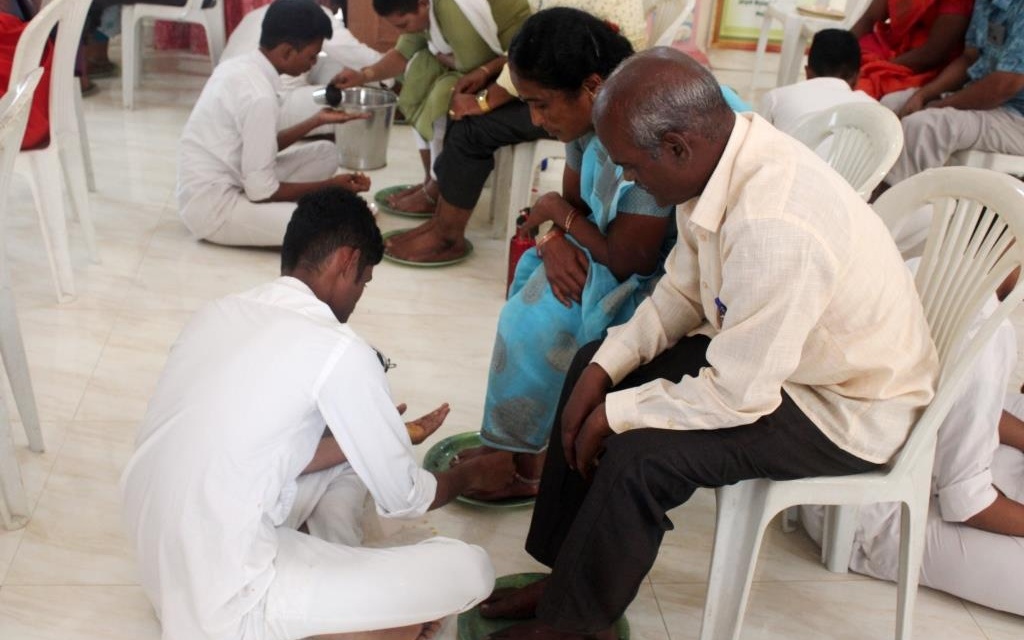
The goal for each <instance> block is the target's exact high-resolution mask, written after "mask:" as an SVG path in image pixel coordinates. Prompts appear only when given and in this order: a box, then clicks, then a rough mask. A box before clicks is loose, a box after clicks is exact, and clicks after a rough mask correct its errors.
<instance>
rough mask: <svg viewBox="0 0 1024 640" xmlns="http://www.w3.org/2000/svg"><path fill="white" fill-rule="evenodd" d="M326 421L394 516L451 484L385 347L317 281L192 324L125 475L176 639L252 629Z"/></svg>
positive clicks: (290, 284)
mask: <svg viewBox="0 0 1024 640" xmlns="http://www.w3.org/2000/svg"><path fill="white" fill-rule="evenodd" d="M325 424H327V425H330V427H331V431H332V432H333V433H334V435H335V437H336V438H337V440H338V442H339V444H340V445H341V447H342V450H343V451H344V452H345V454H346V456H347V457H348V461H349V464H351V465H352V468H353V469H354V470H355V471H356V473H357V474H358V475H359V477H360V478H361V479H362V481H363V482H364V483H365V484H366V487H367V488H368V489H369V491H370V493H371V495H373V497H374V499H375V500H376V503H377V509H378V511H379V512H380V513H381V514H382V515H384V516H387V517H416V516H419V515H422V514H423V513H425V512H426V511H427V509H428V508H429V506H430V504H431V502H432V501H433V499H434V495H435V492H436V488H437V483H436V480H435V479H434V476H433V475H431V474H430V473H428V472H426V471H424V470H423V469H421V468H420V467H419V466H418V465H417V463H416V460H415V459H414V457H413V454H412V445H411V443H410V442H409V436H408V434H407V433H406V430H405V426H404V424H403V422H402V420H401V418H400V417H399V415H398V413H397V411H396V410H395V405H394V402H393V401H392V399H391V396H390V392H389V389H388V384H387V381H386V379H385V376H384V369H383V367H382V366H381V364H380V362H379V360H378V358H377V355H376V354H375V352H374V351H373V349H372V348H370V347H369V346H368V345H367V344H366V343H365V342H363V340H362V339H360V338H359V337H358V336H357V335H356V334H355V333H354V332H353V331H352V329H351V328H350V327H349V326H348V325H343V324H340V323H339V322H338V321H337V319H335V317H334V316H333V315H332V313H331V311H330V309H329V308H328V307H327V306H326V305H325V304H323V303H322V302H320V301H319V300H318V299H317V298H316V297H315V296H314V295H313V292H312V291H310V289H309V288H308V287H307V286H306V285H305V284H303V283H302V282H300V281H299V280H296V279H294V278H289V277H283V278H280V279H278V280H275V281H274V282H271V283H268V284H266V285H262V286H260V287H257V288H255V289H252V290H251V291H248V292H246V293H243V294H238V295H232V296H228V297H226V298H222V299H220V300H217V301H215V302H212V303H210V304H208V305H207V306H206V307H204V308H203V309H202V310H200V311H199V312H198V313H197V314H196V315H195V316H194V317H193V318H192V320H191V321H190V322H189V323H188V325H187V326H186V327H185V329H184V330H183V331H182V333H181V335H180V336H179V337H178V340H177V341H176V342H175V344H174V345H173V347H172V348H171V352H170V356H169V358H168V361H167V365H166V367H165V369H164V372H163V374H162V376H161V378H160V381H159V384H158V385H157V389H156V391H155V393H154V395H153V398H152V400H151V401H150V404H149V409H148V410H147V412H146V416H145V418H144V420H143V423H142V425H141V427H140V429H139V434H138V441H137V450H136V452H135V454H134V456H133V457H132V459H131V461H130V462H129V463H128V466H127V468H126V469H125V472H124V475H123V477H122V485H121V486H122V492H123V498H124V515H125V520H126V523H127V525H128V529H129V532H130V538H131V539H132V541H133V542H134V544H135V549H136V552H137V555H138V560H139V565H140V569H141V573H142V576H141V577H142V586H143V589H144V590H145V592H146V594H147V595H148V596H149V598H150V601H151V602H152V603H153V605H154V607H155V608H156V611H157V614H158V615H159V616H160V618H161V621H162V623H163V630H164V632H163V637H164V638H166V639H168V640H204V639H218V640H220V639H223V640H229V639H232V640H234V639H237V638H239V637H241V635H242V633H241V630H240V624H241V622H242V619H243V617H244V616H245V615H246V613H247V612H249V611H250V610H251V609H252V608H253V607H254V606H255V605H256V604H257V603H258V602H259V601H260V600H261V598H262V597H263V595H264V593H265V592H266V590H267V588H268V585H269V584H270V582H271V581H272V580H273V579H274V557H275V555H276V550H277V534H276V528H275V527H276V526H277V525H279V524H281V523H282V522H283V521H284V519H285V517H286V516H287V515H288V512H289V510H290V508H291V506H292V501H293V500H294V497H295V490H296V483H295V480H296V478H297V477H298V476H299V474H300V473H301V472H302V470H303V469H304V468H305V467H306V465H307V464H308V463H309V462H310V460H311V459H312V458H313V454H314V452H315V450H316V447H317V444H318V442H319V441H320V437H321V434H322V433H323V430H324V425H325Z"/></svg>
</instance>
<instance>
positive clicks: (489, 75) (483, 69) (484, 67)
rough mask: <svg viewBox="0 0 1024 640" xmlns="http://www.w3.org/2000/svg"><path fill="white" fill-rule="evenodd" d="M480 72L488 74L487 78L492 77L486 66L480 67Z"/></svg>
mask: <svg viewBox="0 0 1024 640" xmlns="http://www.w3.org/2000/svg"><path fill="white" fill-rule="evenodd" d="M480 70H481V71H483V72H484V73H486V74H487V77H488V78H490V77H491V70H490V69H488V68H487V65H486V64H482V65H480Z"/></svg>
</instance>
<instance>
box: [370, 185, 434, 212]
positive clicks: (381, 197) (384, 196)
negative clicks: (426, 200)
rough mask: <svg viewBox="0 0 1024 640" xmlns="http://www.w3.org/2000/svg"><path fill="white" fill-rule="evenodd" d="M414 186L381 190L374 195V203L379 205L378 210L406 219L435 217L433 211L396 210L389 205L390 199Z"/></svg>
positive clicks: (398, 186) (397, 186)
mask: <svg viewBox="0 0 1024 640" xmlns="http://www.w3.org/2000/svg"><path fill="white" fill-rule="evenodd" d="M412 186H415V185H411V184H399V185H395V186H393V187H386V188H384V189H381V190H380V191H378V192H377V193H375V194H373V201H374V202H376V203H377V208H379V209H380V210H381V211H383V212H384V213H390V214H392V215H396V216H402V217H405V218H429V217H430V216H432V215H434V212H433V211H403V210H402V209H395V208H394V207H392V206H391V205H389V204H388V198H390V197H391V196H393V195H395V194H396V193H401V192H402V191H405V190H406V189H408V188H409V187H412Z"/></svg>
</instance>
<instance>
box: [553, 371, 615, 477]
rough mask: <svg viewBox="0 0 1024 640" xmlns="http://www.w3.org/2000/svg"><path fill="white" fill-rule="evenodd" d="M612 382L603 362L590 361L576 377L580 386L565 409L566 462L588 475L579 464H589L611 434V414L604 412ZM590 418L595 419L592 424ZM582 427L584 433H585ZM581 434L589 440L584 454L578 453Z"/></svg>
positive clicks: (563, 430)
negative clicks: (596, 412)
mask: <svg viewBox="0 0 1024 640" xmlns="http://www.w3.org/2000/svg"><path fill="white" fill-rule="evenodd" d="M611 386H612V379H611V378H610V377H608V373H607V372H606V371H605V370H604V369H602V368H601V366H600V365H597V364H594V363H590V364H588V365H587V368H586V369H584V370H583V373H582V374H580V377H579V379H577V380H576V386H575V387H573V389H572V393H571V394H569V400H568V401H566V403H565V408H564V409H562V453H564V454H565V462H566V464H568V465H569V468H571V469H576V470H579V471H580V473H583V474H584V475H586V474H587V473H588V472H589V469H588V468H581V467H579V466H578V464H579V463H580V462H586V463H587V465H588V467H589V465H590V463H591V462H592V461H593V459H594V457H595V456H596V455H597V452H598V451H599V450H600V443H601V442H603V441H604V439H605V438H606V437H608V436H609V435H611V428H610V427H609V426H608V418H607V417H606V416H605V412H604V398H605V396H607V395H608V390H609V389H611ZM598 409H599V410H600V411H599V415H598V416H595V417H593V418H591V414H593V413H595V411H596V410H598ZM588 421H590V422H591V424H590V425H589V426H587V423H588ZM602 425H603V426H602ZM585 427H586V428H585ZM581 431H583V432H584V433H582V434H581ZM581 437H583V438H584V440H585V441H586V442H585V443H582V444H583V445H584V446H583V451H582V452H583V453H585V454H586V455H585V456H583V457H581V456H579V453H578V449H580V443H578V442H577V441H578V440H579V439H580V438H581Z"/></svg>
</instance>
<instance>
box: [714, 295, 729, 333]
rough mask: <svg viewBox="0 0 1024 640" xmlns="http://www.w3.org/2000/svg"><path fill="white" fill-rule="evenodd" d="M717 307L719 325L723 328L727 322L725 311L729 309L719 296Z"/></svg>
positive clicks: (716, 299)
mask: <svg viewBox="0 0 1024 640" xmlns="http://www.w3.org/2000/svg"><path fill="white" fill-rule="evenodd" d="M715 309H717V310H718V326H719V328H721V326H722V324H723V323H724V322H725V312H726V311H728V310H729V309H728V308H726V306H725V303H724V302H722V299H721V298H717V297H716V298H715Z"/></svg>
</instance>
